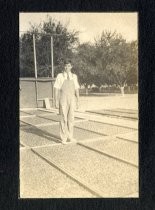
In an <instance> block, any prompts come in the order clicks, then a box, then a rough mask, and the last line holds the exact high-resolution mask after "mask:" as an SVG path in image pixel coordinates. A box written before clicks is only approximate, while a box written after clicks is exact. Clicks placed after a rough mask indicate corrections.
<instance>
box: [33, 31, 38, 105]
mask: <svg viewBox="0 0 155 210" xmlns="http://www.w3.org/2000/svg"><path fill="white" fill-rule="evenodd" d="M33 52H34V70H35V90H36V104H37V108H38V84H37V77H38V76H37V59H36V44H35V34H33Z"/></svg>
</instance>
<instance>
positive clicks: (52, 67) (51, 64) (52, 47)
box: [51, 36, 54, 78]
mask: <svg viewBox="0 0 155 210" xmlns="http://www.w3.org/2000/svg"><path fill="white" fill-rule="evenodd" d="M51 68H52V69H51V70H52V78H54V68H53V37H52V36H51Z"/></svg>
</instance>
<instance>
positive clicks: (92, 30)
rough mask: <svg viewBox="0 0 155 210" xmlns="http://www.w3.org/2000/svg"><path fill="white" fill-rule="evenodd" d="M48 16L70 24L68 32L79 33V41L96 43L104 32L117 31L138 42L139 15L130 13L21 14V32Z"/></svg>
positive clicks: (129, 39)
mask: <svg viewBox="0 0 155 210" xmlns="http://www.w3.org/2000/svg"><path fill="white" fill-rule="evenodd" d="M47 15H48V16H50V17H52V18H54V19H56V20H58V21H60V22H61V23H62V24H63V25H66V24H68V30H69V31H72V30H75V31H79V32H80V33H79V41H80V43H81V44H82V43H84V42H91V43H93V42H94V38H95V37H97V36H100V35H101V33H102V31H103V30H108V31H112V32H114V31H116V32H117V33H120V34H121V35H122V36H123V38H125V39H126V40H127V41H129V42H130V41H133V40H137V37H138V14H137V13H136V12H132V13H131V12H130V13H127V12H126V13H114V12H113V13H88V12H87V13H82V12H81V13H77V12H76V13H69V12H66V13H63V12H58V13H25V12H24V13H20V15H19V30H20V33H19V34H22V31H27V30H28V29H29V28H30V23H31V24H39V23H41V22H42V21H46V20H47Z"/></svg>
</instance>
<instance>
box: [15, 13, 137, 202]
mask: <svg viewBox="0 0 155 210" xmlns="http://www.w3.org/2000/svg"><path fill="white" fill-rule="evenodd" d="M19 18H20V20H19V21H20V27H19V47H20V53H19V61H20V78H19V80H20V87H19V94H20V110H19V112H20V128H19V130H20V139H19V143H20V145H19V150H20V162H19V170H20V172H19V176H20V177H19V198H138V197H139V163H138V160H139V157H138V147H139V144H138V31H137V30H138V25H137V20H138V14H137V13H135V12H130V13H123V12H122V13H113V12H111V13H93V12H92V13H87V12H84V13H82V12H81V13H79V12H75V13H69V12H66V13H63V12H58V13H52V12H51V13H39V12H38V13H20V14H19Z"/></svg>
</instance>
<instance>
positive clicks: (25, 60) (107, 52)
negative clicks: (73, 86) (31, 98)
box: [20, 17, 138, 93]
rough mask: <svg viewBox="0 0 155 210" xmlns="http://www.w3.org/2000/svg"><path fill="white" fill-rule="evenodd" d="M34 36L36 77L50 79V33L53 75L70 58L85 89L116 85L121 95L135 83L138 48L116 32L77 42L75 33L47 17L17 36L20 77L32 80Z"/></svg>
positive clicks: (133, 42) (104, 32) (59, 70)
mask: <svg viewBox="0 0 155 210" xmlns="http://www.w3.org/2000/svg"><path fill="white" fill-rule="evenodd" d="M33 34H36V35H35V37H36V56H37V67H38V76H39V77H45V76H49V77H50V76H51V48H50V36H49V35H50V34H51V35H54V34H56V35H54V55H53V57H54V72H55V76H56V75H57V74H58V73H59V72H62V70H63V61H64V60H65V59H66V58H70V59H71V60H72V63H73V71H74V72H75V73H76V74H77V75H78V78H79V83H80V84H81V85H84V86H85V88H86V89H87V88H88V86H91V85H93V84H94V85H96V86H98V87H99V88H101V87H102V86H103V85H116V86H118V87H119V88H120V89H121V91H122V93H123V92H124V87H125V86H126V85H133V84H137V77H138V76H137V75H138V58H137V56H138V55H137V54H138V45H137V41H132V42H127V41H126V40H125V39H124V38H123V37H122V36H121V35H120V34H117V33H116V32H110V31H103V32H102V34H101V35H100V36H99V37H97V38H96V39H95V42H94V44H91V43H83V44H80V43H79V39H78V35H79V32H77V31H68V29H67V25H66V26H64V25H62V24H61V23H60V22H57V21H56V20H54V19H52V18H50V17H48V19H47V21H45V22H43V23H42V24H40V25H32V26H31V29H30V30H29V31H27V32H26V33H24V34H23V35H22V36H21V37H20V76H21V77H34V58H33Z"/></svg>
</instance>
